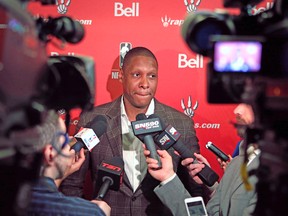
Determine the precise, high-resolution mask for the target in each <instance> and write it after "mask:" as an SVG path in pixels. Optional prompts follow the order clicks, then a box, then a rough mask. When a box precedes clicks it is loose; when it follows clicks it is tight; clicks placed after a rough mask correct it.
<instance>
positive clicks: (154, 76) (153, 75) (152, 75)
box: [149, 74, 157, 78]
mask: <svg viewBox="0 0 288 216" xmlns="http://www.w3.org/2000/svg"><path fill="white" fill-rule="evenodd" d="M149 77H150V78H156V77H157V75H156V74H150V75H149Z"/></svg>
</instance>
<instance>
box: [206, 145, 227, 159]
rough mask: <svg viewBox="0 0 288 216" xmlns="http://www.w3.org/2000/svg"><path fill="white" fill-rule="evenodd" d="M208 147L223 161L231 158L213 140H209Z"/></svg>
mask: <svg viewBox="0 0 288 216" xmlns="http://www.w3.org/2000/svg"><path fill="white" fill-rule="evenodd" d="M206 148H207V149H209V150H210V151H212V152H213V153H214V154H215V155H216V156H217V157H218V158H220V159H221V160H222V161H224V162H227V161H228V160H229V156H228V155H227V154H225V153H224V152H223V151H222V150H221V149H219V148H218V147H217V146H215V145H214V144H213V143H212V142H211V141H209V142H207V144H206Z"/></svg>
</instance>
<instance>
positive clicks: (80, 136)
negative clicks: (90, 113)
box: [71, 115, 107, 152]
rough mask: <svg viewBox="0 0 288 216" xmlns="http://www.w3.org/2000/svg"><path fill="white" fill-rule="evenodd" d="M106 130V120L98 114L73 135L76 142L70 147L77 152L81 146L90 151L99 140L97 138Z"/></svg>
mask: <svg viewBox="0 0 288 216" xmlns="http://www.w3.org/2000/svg"><path fill="white" fill-rule="evenodd" d="M106 130H107V120H106V118H105V117H104V116H102V115H98V116H96V117H95V118H94V119H93V120H92V121H91V122H89V123H88V124H87V125H86V126H85V128H82V129H80V131H79V132H78V133H77V134H76V135H75V136H74V137H75V138H76V140H77V142H76V143H75V144H74V145H73V146H72V147H71V149H74V150H75V152H79V151H80V149H81V148H84V149H88V150H89V151H91V150H92V149H93V148H94V147H95V146H96V145H97V144H98V143H99V142H100V141H99V138H100V137H101V136H102V135H103V134H104V133H105V132H106Z"/></svg>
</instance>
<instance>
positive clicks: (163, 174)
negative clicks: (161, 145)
mask: <svg viewBox="0 0 288 216" xmlns="http://www.w3.org/2000/svg"><path fill="white" fill-rule="evenodd" d="M157 153H158V155H159V156H160V160H161V162H162V168H161V169H159V166H158V161H157V160H155V159H153V158H150V157H149V155H150V151H149V150H146V149H145V150H144V155H145V156H146V162H147V167H148V172H149V173H150V175H151V176H152V177H153V178H155V179H156V180H158V181H160V182H163V181H165V180H166V179H168V178H170V177H171V176H173V175H174V174H175V172H174V170H173V163H172V157H171V156H170V155H169V153H168V152H167V151H166V150H157Z"/></svg>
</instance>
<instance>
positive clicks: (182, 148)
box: [155, 125, 219, 187]
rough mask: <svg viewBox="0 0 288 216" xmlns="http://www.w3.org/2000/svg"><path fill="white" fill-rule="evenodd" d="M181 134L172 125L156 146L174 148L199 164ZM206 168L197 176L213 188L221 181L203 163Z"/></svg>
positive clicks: (164, 132)
mask: <svg viewBox="0 0 288 216" xmlns="http://www.w3.org/2000/svg"><path fill="white" fill-rule="evenodd" d="M180 137H181V134H180V133H179V132H178V131H177V130H176V129H175V128H174V127H173V126H171V125H168V126H167V127H166V128H165V130H164V131H163V132H162V133H160V134H159V135H158V136H157V137H155V139H156V141H155V142H156V144H157V145H158V146H159V147H160V148H161V149H165V150H167V149H169V148H170V147H172V146H173V148H174V149H175V150H176V151H177V152H178V153H179V154H180V156H181V157H182V158H183V159H185V158H193V159H194V160H193V164H197V163H199V162H198V161H197V159H196V157H195V156H194V154H193V152H192V151H191V150H190V149H189V148H187V146H186V145H185V144H184V143H183V142H182V140H181V139H180ZM203 164H204V165H205V166H204V168H203V169H202V170H201V171H200V172H199V173H198V174H197V176H198V177H199V178H200V179H201V180H202V182H203V183H204V184H206V185H207V186H209V187H211V186H213V185H214V183H215V182H216V181H217V180H218V179H219V176H218V174H217V173H215V172H214V170H212V169H211V168H210V167H209V166H207V164H205V163H203Z"/></svg>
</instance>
